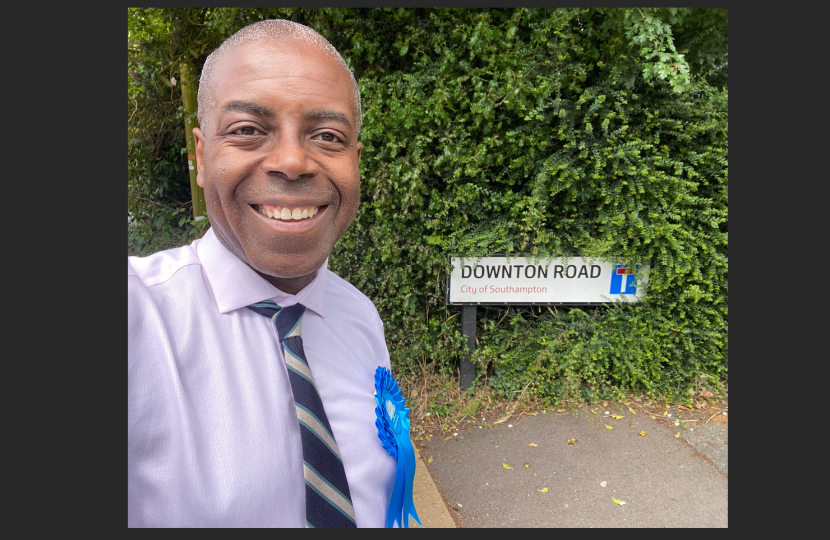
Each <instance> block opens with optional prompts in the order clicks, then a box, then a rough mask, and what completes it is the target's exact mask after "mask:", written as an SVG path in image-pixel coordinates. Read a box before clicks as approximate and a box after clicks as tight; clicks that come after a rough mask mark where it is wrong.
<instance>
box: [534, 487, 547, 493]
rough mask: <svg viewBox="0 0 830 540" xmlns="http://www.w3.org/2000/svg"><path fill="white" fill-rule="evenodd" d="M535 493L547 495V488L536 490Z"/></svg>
mask: <svg viewBox="0 0 830 540" xmlns="http://www.w3.org/2000/svg"><path fill="white" fill-rule="evenodd" d="M536 491H538V492H539V493H547V492H548V488H542V489H537V490H536Z"/></svg>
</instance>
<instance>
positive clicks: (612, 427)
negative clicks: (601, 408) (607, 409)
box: [605, 424, 614, 429]
mask: <svg viewBox="0 0 830 540" xmlns="http://www.w3.org/2000/svg"><path fill="white" fill-rule="evenodd" d="M605 429H614V426H609V425H608V424H605Z"/></svg>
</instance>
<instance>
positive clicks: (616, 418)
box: [611, 414, 623, 420]
mask: <svg viewBox="0 0 830 540" xmlns="http://www.w3.org/2000/svg"><path fill="white" fill-rule="evenodd" d="M611 418H613V419H614V420H620V419H621V418H623V417H622V416H620V415H619V414H612V415H611Z"/></svg>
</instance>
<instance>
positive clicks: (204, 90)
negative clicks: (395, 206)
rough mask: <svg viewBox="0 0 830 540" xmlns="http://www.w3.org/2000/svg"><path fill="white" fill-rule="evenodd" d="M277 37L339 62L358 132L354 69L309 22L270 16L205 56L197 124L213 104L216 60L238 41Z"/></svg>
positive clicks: (203, 125) (203, 120) (206, 117)
mask: <svg viewBox="0 0 830 540" xmlns="http://www.w3.org/2000/svg"><path fill="white" fill-rule="evenodd" d="M280 41H295V42H301V43H303V44H306V45H308V46H309V47H313V48H314V49H316V50H318V51H321V52H323V53H325V54H326V55H327V56H329V57H330V58H331V59H333V60H334V61H335V62H337V63H338V64H340V65H341V66H342V67H343V69H344V70H346V72H347V73H348V74H349V77H350V79H351V81H352V101H353V113H354V118H355V122H356V124H357V125H356V126H355V128H356V133H357V135H358V136H359V135H360V128H361V120H360V115H361V109H360V91H359V90H358V88H357V80H355V78H354V73H352V70H350V69H349V66H348V65H346V62H345V61H344V60H343V57H342V56H340V53H338V52H337V49H335V48H334V47H333V46H332V44H331V43H329V42H328V40H326V38H324V37H323V36H321V35H320V34H318V33H317V32H316V31H314V30H312V29H311V28H309V27H308V26H305V25H302V24H299V23H295V22H292V21H287V20H284V19H270V20H266V21H260V22H257V23H254V24H251V25H248V26H246V27H245V28H242V29H241V30H239V31H238V32H236V33H235V34H234V35H232V36H231V37H229V38H228V39H226V40H225V41H224V42H223V43H222V45H220V46H219V48H218V49H216V50H215V51H213V52H212V53H211V54H210V56H208V57H207V60H205V65H204V67H203V68H202V75H201V77H200V78H199V91H198V97H197V99H198V107H199V109H198V116H199V125H200V126H201V128H202V129H203V130H205V129H207V123H208V121H209V118H210V115H211V111H212V110H213V107H214V106H215V103H214V92H213V79H214V76H215V72H214V70H215V67H216V63H217V60H219V58H220V57H221V56H222V55H223V54H224V53H225V52H227V51H228V50H230V49H232V48H235V47H237V46H239V45H244V44H251V43H262V42H272V43H273V42H280Z"/></svg>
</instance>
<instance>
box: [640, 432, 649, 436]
mask: <svg viewBox="0 0 830 540" xmlns="http://www.w3.org/2000/svg"><path fill="white" fill-rule="evenodd" d="M646 435H648V433H646V432H645V431H641V432H640V437H645V436H646Z"/></svg>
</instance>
